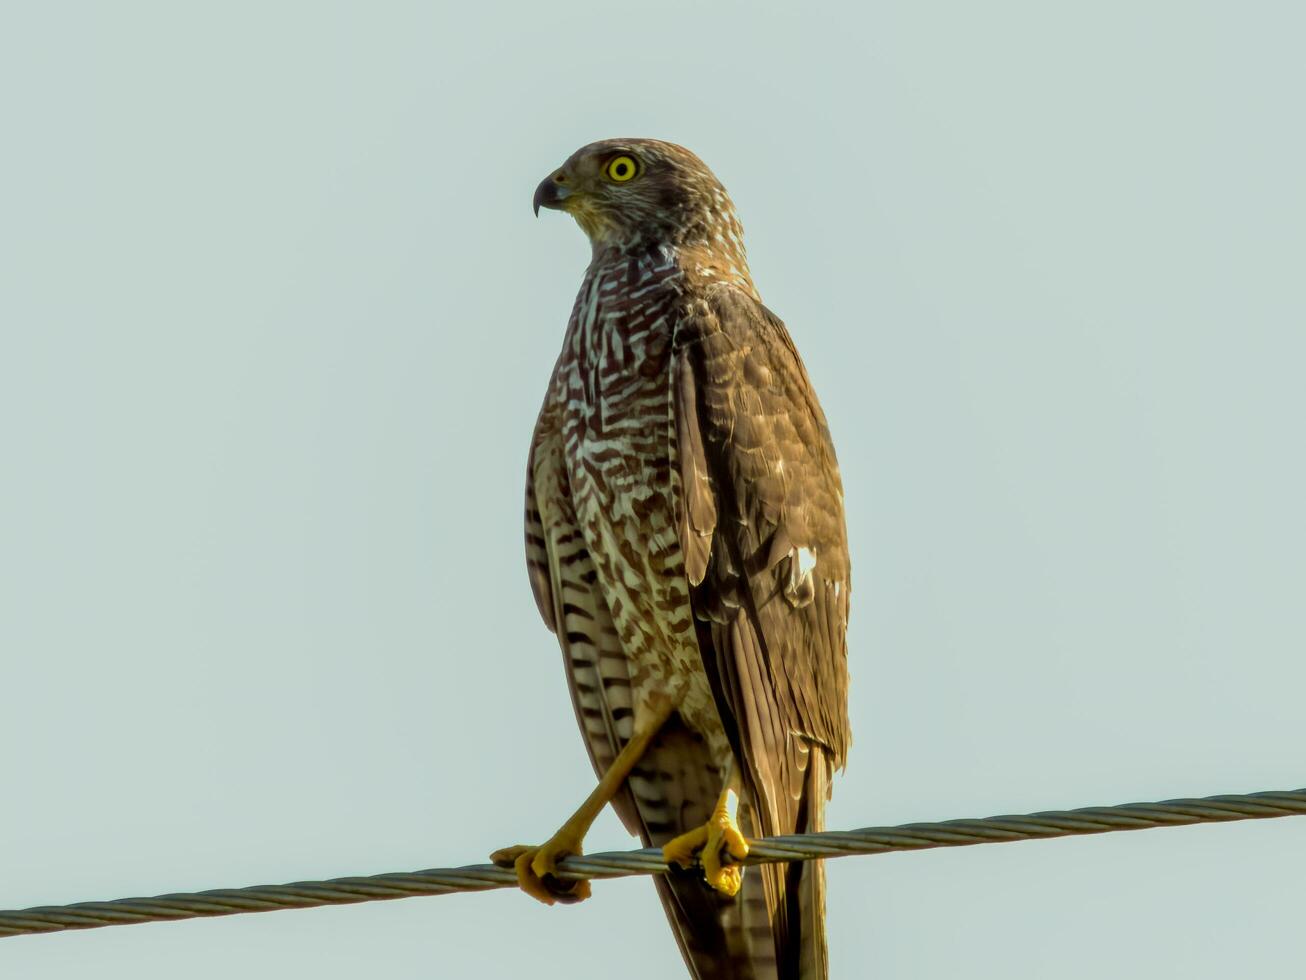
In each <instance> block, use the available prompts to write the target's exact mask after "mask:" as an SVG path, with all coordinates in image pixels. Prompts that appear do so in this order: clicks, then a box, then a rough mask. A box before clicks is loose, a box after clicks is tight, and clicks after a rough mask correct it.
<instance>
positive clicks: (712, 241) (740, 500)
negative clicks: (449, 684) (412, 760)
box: [493, 139, 850, 980]
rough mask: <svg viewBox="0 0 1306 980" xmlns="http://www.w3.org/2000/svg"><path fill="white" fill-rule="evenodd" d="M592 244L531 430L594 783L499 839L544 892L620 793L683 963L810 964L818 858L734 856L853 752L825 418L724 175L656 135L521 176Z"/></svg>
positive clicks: (547, 550)
mask: <svg viewBox="0 0 1306 980" xmlns="http://www.w3.org/2000/svg"><path fill="white" fill-rule="evenodd" d="M534 207H535V212H536V214H538V213H539V209H540V208H541V207H545V208H551V209H555V210H561V211H566V212H568V213H569V214H571V215H572V216H573V217H574V218H575V219H576V221H577V222H578V223H579V225H580V227H581V228H582V230H584V232H585V234H586V235H587V236H588V237H589V239H590V242H591V245H592V247H593V254H592V259H591V261H590V264H589V268H588V269H586V271H585V276H584V278H583V279H582V281H581V286H580V293H579V295H578V296H577V299H576V304H575V307H574V309H573V310H572V313H571V318H570V320H569V321H568V324H567V331H566V335H565V338H564V340H563V346H562V353H561V355H560V356H559V358H558V362H557V365H556V367H555V368H554V371H553V376H552V379H551V380H550V382H549V387H548V391H547V394H546V395H545V398H544V405H543V407H542V409H541V410H540V415H539V420H538V422H537V423H536V426H535V433H534V437H533V438H532V440H531V446H530V458H529V463H528V467H527V479H526V559H527V568H528V571H529V575H530V581H531V586H532V589H533V591H534V594H535V599H536V601H537V603H538V604H539V609H540V614H541V615H542V616H543V617H544V622H545V623H546V624H547V625H548V627H549V629H551V630H552V631H553V632H554V633H556V634H557V637H558V641H559V643H560V644H561V647H562V654H563V666H564V668H565V671H566V675H567V681H568V685H569V687H570V691H571V700H572V704H573V706H574V707H575V709H576V719H577V721H578V723H579V725H580V728H581V732H582V734H583V736H584V740H585V744H586V746H587V748H588V750H589V754H590V758H591V760H592V761H593V763H594V768H595V771H596V773H597V774H598V777H599V782H598V785H597V787H596V788H595V790H594V792H593V793H591V794H590V796H589V797H588V798H587V799H586V800H585V802H584V803H582V804H581V806H580V808H579V809H578V810H577V811H576V812H575V814H574V815H573V816H572V817H571V818H570V819H568V820H567V821H566V822H565V823H564V824H563V825H562V827H561V829H559V830H558V832H557V833H556V834H554V836H553V837H552V838H550V839H549V841H548V842H546V843H545V844H543V845H541V846H538V847H533V846H525V845H518V846H516V847H510V848H504V849H503V850H501V851H496V852H495V854H494V855H493V857H494V859H495V860H496V861H497V862H498V863H500V864H502V865H504V866H512V867H515V869H516V872H517V876H518V880H519V882H520V885H521V887H522V889H523V890H525V891H526V892H527V893H529V894H530V895H532V896H534V897H535V898H538V899H540V900H541V901H544V902H546V903H548V904H553V903H554V902H555V901H561V902H575V901H579V900H581V899H583V898H585V897H587V896H588V895H589V891H590V889H589V884H588V883H587V882H567V881H563V880H561V879H558V878H556V877H555V876H554V875H553V874H552V872H553V871H554V869H555V863H556V862H557V861H558V860H559V859H560V858H562V857H564V856H565V855H568V854H580V853H582V850H581V848H582V842H583V838H584V836H585V833H586V832H587V831H588V829H589V827H590V825H591V823H592V822H593V820H594V818H595V817H596V816H597V815H598V813H599V812H600V811H601V810H602V809H603V807H604V806H605V805H606V804H608V803H611V804H612V805H613V807H614V808H615V809H616V811H617V813H618V815H619V816H620V817H621V819H622V821H623V822H624V823H625V825H626V827H627V828H628V829H629V830H630V831H631V832H632V833H634V834H638V835H639V837H640V838H641V839H642V840H643V841H644V844H645V846H656V847H661V848H662V849H663V853H664V855H665V856H666V858H667V861H668V863H671V864H673V866H675V865H679V866H683V868H684V870H676V869H675V868H673V871H672V872H671V873H670V874H668V875H665V876H658V877H657V879H656V881H657V888H658V891H659V897H660V898H661V901H662V904H663V906H664V908H665V909H666V913H667V918H668V920H669V921H670V923H671V927H672V930H673V931H674V933H675V936H676V941H677V943H678V944H679V945H680V949H681V952H682V953H683V955H684V958H685V963H686V965H687V966H688V968H689V972H690V974H691V975H692V976H694V977H696V978H699V980H727V978H729V980H734V978H749V980H753V978H759V980H760V978H773V980H790V978H799V977H801V978H809V977H825V976H826V975H827V973H828V969H827V959H826V945H825V923H824V912H825V909H824V906H825V901H824V890H825V889H824V875H823V870H822V867H821V865H820V863H819V862H794V863H792V864H789V865H774V864H773V865H766V866H759V867H751V868H748V869H747V870H744V869H742V868H741V866H740V865H739V864H738V863H736V862H737V861H738V860H739V859H741V858H743V857H745V856H746V855H747V853H748V841H747V838H749V837H763V836H768V835H772V834H789V833H804V832H809V831H817V830H820V829H822V826H823V816H824V811H825V803H826V801H827V799H828V798H829V794H830V782H831V776H832V774H833V771H834V770H835V769H839V768H842V767H843V764H844V759H845V756H846V754H847V752H848V746H849V740H850V737H849V726H848V709H847V699H848V695H847V692H848V667H847V642H846V637H845V634H846V628H847V623H848V599H849V560H848V544H847V533H846V530H845V527H844V513H843V490H842V487H841V484H840V478H839V467H838V464H837V462H836V460H835V454H834V446H833V445H832V443H831V439H830V432H829V429H828V427H827V425H826V421H825V416H824V414H823V413H822V411H821V407H820V405H819V404H818V403H817V400H816V394H815V392H814V391H813V390H812V385H811V383H810V381H809V380H808V377H807V372H806V369H805V368H804V367H803V363H802V361H801V360H800V359H799V356H798V351H797V350H796V349H795V347H794V344H793V341H792V340H791V339H790V337H789V333H788V331H787V330H786V329H785V326H784V324H783V323H782V322H781V321H780V319H779V318H778V317H777V316H776V315H775V314H774V313H772V312H771V311H770V310H768V309H767V308H766V307H765V306H763V305H762V302H761V298H760V297H759V295H758V292H757V289H756V287H755V286H754V285H753V281H752V278H751V277H750V275H749V271H748V263H747V261H746V260H745V254H744V243H743V231H742V228H741V226H740V224H739V220H738V218H737V217H736V216H735V211H734V206H733V205H732V204H731V201H730V198H729V196H728V195H727V194H726V191H725V188H724V187H723V186H722V185H721V183H720V182H719V181H718V180H717V179H716V177H715V176H714V175H713V174H712V172H711V171H710V170H709V169H708V168H707V166H706V165H704V163H703V162H702V161H701V160H699V158H698V157H696V156H695V155H694V154H693V153H691V152H689V151H688V150H686V149H684V148H683V147H680V146H676V145H674V144H671V143H665V142H661V141H658V140H650V139H612V140H604V141H602V142H598V143H592V144H590V145H589V146H585V147H582V148H581V149H579V150H577V151H576V152H575V153H574V154H572V156H571V157H570V158H569V159H568V160H567V161H566V162H565V163H564V164H563V165H562V166H561V167H559V168H558V169H557V170H556V171H554V172H553V173H552V174H550V175H549V176H548V177H546V178H545V179H544V181H543V182H542V183H541V184H540V185H539V187H538V188H537V189H536V191H535V199H534Z"/></svg>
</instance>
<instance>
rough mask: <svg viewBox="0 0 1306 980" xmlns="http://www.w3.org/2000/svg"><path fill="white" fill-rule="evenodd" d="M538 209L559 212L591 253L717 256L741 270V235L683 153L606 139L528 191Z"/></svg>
mask: <svg viewBox="0 0 1306 980" xmlns="http://www.w3.org/2000/svg"><path fill="white" fill-rule="evenodd" d="M532 203H533V204H534V207H535V213H536V214H539V212H540V208H542V207H543V208H552V209H554V210H558V211H566V212H567V213H568V214H570V215H571V216H572V217H573V218H575V219H576V222H577V223H578V224H579V225H580V226H581V229H582V230H583V231H584V232H585V234H586V235H588V236H589V239H590V241H591V242H592V243H593V245H594V249H595V252H596V253H597V252H600V251H604V250H607V249H617V250H619V251H622V252H630V251H634V250H637V249H644V248H656V247H659V246H669V247H673V248H698V249H706V250H709V251H712V252H716V253H721V254H720V256H719V257H720V258H722V259H729V260H731V264H733V265H735V266H736V267H737V268H739V269H745V270H746V268H747V267H746V264H745V262H744V243H743V229H742V228H741V227H740V224H739V220H738V219H737V218H736V217H735V209H734V205H733V204H731V202H730V196H729V195H728V194H727V193H726V189H725V188H724V187H722V186H721V182H720V181H719V180H717V179H716V175H715V174H713V173H712V171H711V170H709V169H708V168H707V165H706V164H705V163H703V161H702V160H700V159H699V158H698V157H696V156H695V155H694V154H693V153H690V152H689V150H686V149H685V148H684V147H682V146H677V145H676V144H674V143H664V142H662V141H661V140H651V139H610V140H602V141H600V142H598V143H591V144H589V145H588V146H582V147H581V148H580V149H579V150H577V151H576V152H575V153H573V154H572V155H571V156H570V157H568V158H567V161H566V162H565V163H563V165H562V166H561V167H559V168H558V169H556V170H555V171H553V173H551V174H549V176H547V177H545V178H544V180H542V181H541V182H540V186H539V187H537V188H536V189H535V199H534V201H533V202H532Z"/></svg>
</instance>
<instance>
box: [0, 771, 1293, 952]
mask: <svg viewBox="0 0 1306 980" xmlns="http://www.w3.org/2000/svg"><path fill="white" fill-rule="evenodd" d="M1291 816H1306V789H1298V790H1290V791H1286V792H1266V793H1251V794H1246V795H1236V794H1235V795H1226V796H1207V797H1203V798H1201V799H1184V800H1165V801H1163V802H1160V803H1125V804H1122V805H1120V806H1097V807H1084V808H1082V809H1078V810H1050V811H1046V812H1042V813H1029V814H1024V815H1005V816H996V817H986V818H984V819H981V820H946V821H943V822H942V823H909V824H903V825H902V826H898V827H866V828H864V829H862V830H851V831H828V832H825V833H820V834H793V835H790V836H785V837H767V838H764V839H762V840H755V841H752V842H750V847H751V850H750V853H749V855H748V857H747V858H746V859H745V860H744V861H743V862H742V863H744V864H768V863H774V862H779V861H809V860H814V859H820V858H835V857H846V856H849V855H853V854H884V853H887V852H890V851H919V850H926V849H928V848H934V847H966V846H969V845H972V844H1000V843H1006V842H1008V841H1017V840H1041V839H1045V838H1049V837H1072V836H1079V835H1084V834H1106V833H1111V832H1113V831H1118V830H1146V829H1149V828H1153V827H1181V826H1187V825H1191V824H1200V823H1227V822H1230V821H1234V820H1264V819H1268V818H1272V817H1291ZM666 871H667V865H666V862H665V861H663V860H662V853H661V851H659V850H658V849H657V848H644V849H643V850H638V851H611V852H608V853H603V854H586V855H584V856H578V857H569V858H566V859H565V860H563V861H562V862H560V864H559V866H558V877H560V878H568V879H576V878H624V877H627V876H629V875H647V874H665V873H666ZM516 884H517V879H516V876H515V875H514V874H513V872H512V871H510V870H508V869H505V868H500V867H496V866H495V865H493V864H474V865H469V866H468V867H464V868H432V869H429V870H426V871H412V872H393V873H389V874H379V875H371V876H368V877H357V878H332V879H329V880H327V881H296V882H292V883H291V884H287V885H254V886H252V887H249V888H218V889H213V890H211V891H202V892H180V893H177V894H172V895H156V896H154V897H153V898H119V899H114V900H112V901H108V902H79V903H77V904H75V905H45V906H39V907H36V908H30V909H21V910H17V911H13V912H0V937H6V936H22V935H30V934H43V933H50V932H62V931H63V930H66V929H98V928H101V927H103V926H123V925H133V924H135V923H138V922H173V921H176V920H178V919H194V918H202V917H206V916H219V915H239V914H241V913H244V912H275V911H279V910H281V909H306V908H315V907H317V906H321V905H349V904H353V903H356V902H376V901H383V900H388V899H395V898H414V897H417V896H419V895H448V894H450V893H451V892H479V891H489V890H490V889H494V888H511V887H513V886H514V885H516Z"/></svg>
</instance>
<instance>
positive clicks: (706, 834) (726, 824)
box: [662, 792, 748, 896]
mask: <svg viewBox="0 0 1306 980" xmlns="http://www.w3.org/2000/svg"><path fill="white" fill-rule="evenodd" d="M732 795H733V794H732V793H729V792H727V793H722V794H721V799H720V801H719V802H718V803H717V805H716V808H715V809H714V810H713V811H712V816H711V817H709V818H708V821H707V823H705V824H704V825H703V826H701V827H695V828H694V829H693V830H691V831H689V832H688V833H685V834H681V835H680V836H679V837H676V838H673V839H672V840H671V841H669V842H667V844H666V845H665V846H664V847H663V848H662V860H664V861H666V862H667V863H668V864H678V865H680V866H681V867H682V868H689V867H693V865H694V861H695V854H697V855H698V863H699V864H701V865H702V867H703V877H704V878H706V879H707V883H708V884H709V885H711V886H712V887H713V888H715V889H716V890H717V891H719V892H721V894H723V895H731V896H733V895H736V894H738V893H739V886H740V884H741V883H742V882H743V868H741V867H740V866H739V865H738V864H734V863H730V862H731V861H742V860H743V859H744V858H746V857H748V841H747V840H746V839H745V838H744V835H743V834H742V833H741V832H740V830H739V825H738V824H737V823H735V820H734V817H732V816H731V815H730V810H729V808H728V807H727V805H726V804H727V800H728V798H729V797H730V796H732Z"/></svg>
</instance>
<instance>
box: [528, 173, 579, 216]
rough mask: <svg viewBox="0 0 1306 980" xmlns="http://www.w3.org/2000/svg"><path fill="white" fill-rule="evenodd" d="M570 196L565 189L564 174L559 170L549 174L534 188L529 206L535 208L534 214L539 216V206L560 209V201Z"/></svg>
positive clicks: (568, 191)
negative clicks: (533, 194)
mask: <svg viewBox="0 0 1306 980" xmlns="http://www.w3.org/2000/svg"><path fill="white" fill-rule="evenodd" d="M570 196H571V191H570V190H568V189H567V177H566V175H565V174H563V172H562V171H561V170H559V171H558V172H557V173H553V174H549V176H547V177H545V178H544V179H543V180H542V181H540V186H539V187H537V188H535V196H534V197H533V198H531V206H532V207H533V208H534V209H535V216H536V217H537V218H538V217H539V215H540V208H549V209H550V210H553V211H560V210H562V202H563V201H565V200H566V199H567V198H568V197H570Z"/></svg>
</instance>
